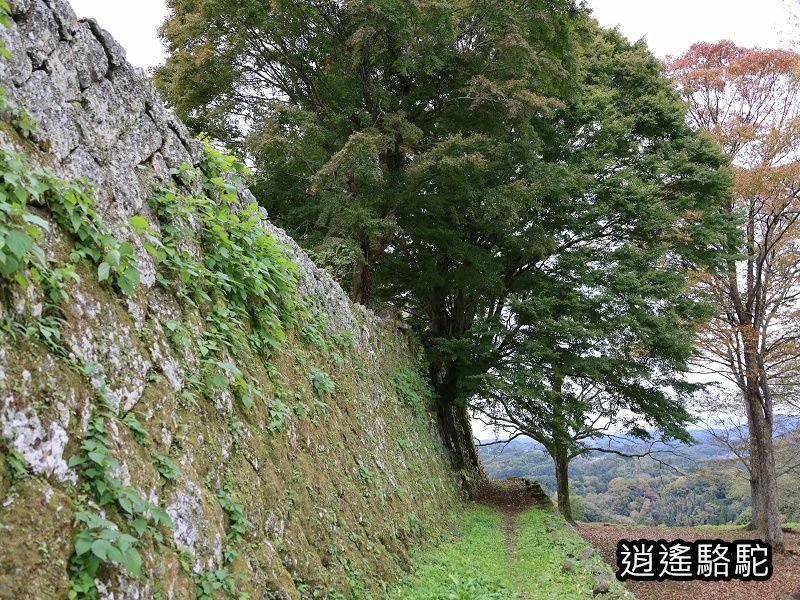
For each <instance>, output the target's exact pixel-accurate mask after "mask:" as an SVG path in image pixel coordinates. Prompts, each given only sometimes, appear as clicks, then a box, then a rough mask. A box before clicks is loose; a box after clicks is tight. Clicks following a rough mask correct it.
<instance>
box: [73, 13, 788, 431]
mask: <svg viewBox="0 0 800 600" xmlns="http://www.w3.org/2000/svg"><path fill="white" fill-rule="evenodd" d="M70 2H71V4H72V7H73V8H74V9H75V12H76V13H77V14H78V16H79V17H92V18H94V19H96V20H97V21H98V23H99V24H100V26H101V27H103V28H104V29H107V30H108V31H109V32H110V33H111V35H113V36H114V37H115V38H116V40H117V41H118V42H120V44H122V46H123V47H124V48H125V50H126V52H127V56H128V60H129V61H130V62H131V63H132V64H133V65H135V66H137V67H142V68H145V69H148V68H151V67H154V66H156V65H158V64H160V63H162V62H163V61H164V48H163V46H162V44H161V41H160V40H159V38H158V27H159V26H160V25H161V24H162V23H163V22H164V19H165V18H166V16H167V8H166V4H165V2H164V0H137V2H128V1H123V0H70ZM588 5H589V6H590V7H591V8H592V9H593V10H594V15H595V17H596V18H597V19H598V21H600V24H601V25H604V26H606V27H617V26H618V27H619V29H620V31H621V32H622V33H623V34H625V35H626V36H627V37H628V38H630V39H631V40H638V39H640V38H644V39H645V40H646V41H647V43H648V45H649V46H650V49H651V50H652V51H653V52H654V53H655V54H656V55H657V56H659V57H661V58H663V57H665V56H667V55H673V56H677V55H679V54H681V53H682V52H684V51H685V50H687V49H688V48H689V46H690V45H691V44H693V43H694V42H700V41H707V42H716V41H718V40H721V39H729V40H732V41H733V42H735V43H737V44H739V45H740V46H759V47H762V48H777V47H787V46H789V45H793V44H794V42H795V40H797V38H798V37H799V36H798V35H797V34H795V33H793V32H792V29H793V28H794V29H798V25H800V21H799V20H798V18H797V16H798V15H800V0H758V1H757V2H754V1H752V0H747V1H745V0H671V1H669V2H667V1H665V0H588ZM473 427H474V429H475V434H476V435H477V436H479V437H481V438H483V439H486V438H490V437H493V436H492V434H491V432H490V430H488V428H485V427H483V426H482V425H481V424H480V423H477V422H473Z"/></svg>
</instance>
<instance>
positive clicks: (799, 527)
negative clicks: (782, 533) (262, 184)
mask: <svg viewBox="0 0 800 600" xmlns="http://www.w3.org/2000/svg"><path fill="white" fill-rule="evenodd" d="M783 527H784V529H791V530H792V531H797V532H800V523H784V524H783Z"/></svg>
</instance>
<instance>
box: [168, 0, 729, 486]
mask: <svg viewBox="0 0 800 600" xmlns="http://www.w3.org/2000/svg"><path fill="white" fill-rule="evenodd" d="M198 5H199V6H198ZM170 6H171V8H172V9H173V15H172V16H171V18H170V20H169V21H168V22H167V23H166V24H165V25H164V28H163V32H164V34H165V36H166V37H167V39H168V40H169V42H170V49H171V56H170V58H169V60H168V62H167V64H166V66H165V67H164V68H163V69H162V70H160V71H159V73H158V77H157V81H158V82H159V85H160V87H161V88H162V89H163V90H165V91H166V94H167V96H168V97H169V98H171V100H172V102H173V103H174V104H175V107H176V109H177V110H178V112H179V114H181V115H182V116H185V117H187V118H188V119H189V122H190V124H193V125H194V127H195V128H197V129H207V130H209V131H210V132H211V133H212V134H214V135H215V136H217V137H218V138H220V139H222V140H223V141H229V142H230V141H232V142H234V143H237V144H239V148H240V150H241V151H242V152H244V153H246V154H247V155H248V157H249V160H251V162H254V164H255V167H256V172H257V179H256V185H255V189H256V192H257V193H258V194H259V195H260V196H261V197H262V198H264V200H263V201H264V202H265V203H266V204H267V205H268V208H270V210H271V211H272V213H273V217H274V218H276V220H277V221H278V222H280V223H281V224H283V225H284V226H286V227H287V228H288V229H289V231H290V233H292V235H294V236H295V237H297V238H298V239H299V240H300V241H301V243H304V244H305V245H306V246H307V247H309V246H310V247H311V248H312V250H313V251H314V252H316V253H317V256H319V255H320V254H321V253H323V252H325V253H328V255H334V256H335V257H337V261H338V262H337V264H338V265H341V264H342V262H344V263H347V262H348V261H349V260H350V259H348V258H347V256H348V252H349V253H352V256H354V257H355V258H354V260H352V261H350V266H351V268H350V270H349V271H350V274H349V277H348V281H349V283H350V289H351V296H352V298H353V299H354V300H356V301H361V302H366V301H370V302H372V303H376V304H389V305H392V306H394V307H396V308H397V309H398V310H399V311H402V312H403V313H405V314H407V315H410V319H411V321H412V323H413V324H414V326H415V329H416V330H417V331H419V332H420V333H421V336H422V339H423V342H424V344H425V347H426V349H427V351H428V357H429V360H430V364H431V380H432V382H433V385H434V387H435V390H436V392H437V403H438V413H439V423H440V426H441V428H442V431H443V433H444V436H445V439H446V441H447V444H448V447H449V448H450V451H451V454H452V456H453V462H454V466H455V467H456V469H459V470H463V471H464V472H465V475H467V476H468V475H469V473H470V472H475V471H476V470H479V469H480V466H479V460H478V456H477V453H476V452H475V448H474V446H473V444H472V441H471V431H470V425H469V418H468V413H467V409H466V403H467V401H468V399H469V398H470V397H472V396H474V395H475V394H476V393H477V392H478V391H479V390H480V386H481V385H482V377H483V376H484V375H485V374H486V373H487V372H488V371H490V370H491V369H492V368H493V367H494V366H495V365H497V364H499V362H500V361H502V360H503V358H504V357H505V356H507V355H508V353H509V351H510V348H511V346H512V345H513V343H514V340H515V338H514V325H513V320H512V321H509V320H508V315H509V314H510V312H513V309H512V303H513V302H514V299H515V298H524V297H525V294H526V293H527V292H528V291H529V290H531V289H533V288H535V287H536V286H538V285H540V284H541V285H545V286H546V284H548V280H547V278H546V277H545V278H544V279H542V276H541V273H542V269H543V268H544V267H546V266H547V265H548V264H550V263H551V262H553V260H554V258H553V257H555V256H559V255H561V254H564V252H565V251H569V250H572V249H573V247H574V249H575V250H576V253H572V254H570V257H572V258H571V260H580V257H579V254H578V253H577V249H578V248H579V247H581V244H580V243H578V241H575V242H572V241H570V238H571V237H573V236H575V235H576V234H577V233H579V232H582V231H583V229H582V228H584V227H587V229H586V231H588V232H591V233H590V237H589V238H586V239H583V237H582V236H580V235H579V236H578V237H579V238H580V240H579V241H580V242H585V243H586V244H591V243H596V244H603V243H606V242H609V243H610V241H611V240H613V239H614V238H613V236H604V234H603V226H602V224H601V223H600V222H599V221H598V219H601V218H603V215H604V214H606V213H604V212H603V211H604V210H607V211H608V213H607V214H609V215H610V216H611V217H612V218H613V219H614V220H613V221H612V223H613V227H610V229H613V231H615V232H622V231H623V230H624V228H625V227H626V226H625V225H624V223H623V222H624V220H625V219H626V210H627V209H626V208H625V206H626V202H627V201H628V198H627V197H628V196H629V197H630V199H636V201H637V202H640V203H643V204H646V203H647V202H650V201H652V200H661V199H662V197H667V196H670V197H671V196H674V197H675V203H676V206H677V205H678V204H680V203H681V202H683V203H684V204H685V206H684V208H686V210H687V211H688V210H690V209H691V210H694V209H696V212H695V213H694V214H687V215H685V221H686V223H685V226H680V227H676V228H674V231H673V229H669V230H667V229H664V230H659V231H660V232H661V233H662V234H663V235H664V236H667V237H669V236H672V233H675V234H676V236H672V238H673V239H672V242H673V243H674V244H675V246H676V253H677V254H676V256H677V255H679V254H680V252H681V251H680V246H681V245H682V244H685V245H687V246H692V245H693V244H694V237H693V236H694V235H695V233H697V234H698V235H699V233H703V234H708V233H709V226H710V225H711V223H710V221H711V220H713V219H714V217H715V215H716V213H715V211H714V210H709V211H705V212H703V209H704V208H706V206H707V205H708V206H712V205H713V203H714V202H715V199H716V198H717V194H718V193H719V190H720V189H721V187H724V179H725V178H724V176H722V177H720V173H721V171H720V166H721V159H720V156H719V155H718V154H717V153H716V152H715V151H714V149H713V147H712V146H710V145H709V144H708V143H707V141H705V140H704V139H703V138H702V137H701V136H697V135H696V134H694V133H693V132H692V131H690V130H689V129H688V128H687V127H686V126H685V124H684V122H683V114H682V112H681V109H680V106H679V104H678V103H677V102H676V99H675V97H674V95H673V94H672V92H671V90H670V89H669V87H668V86H666V84H665V82H664V81H662V80H660V79H659V74H658V64H657V63H656V62H655V61H654V59H653V58H652V57H651V56H649V54H647V53H646V52H645V51H644V49H643V48H641V47H639V48H638V49H634V50H631V49H630V46H629V44H627V42H624V41H623V40H622V38H620V37H619V36H618V35H617V34H613V33H609V34H607V37H604V36H606V34H601V33H600V31H601V30H600V28H599V27H598V26H597V24H596V23H595V22H594V21H593V20H591V19H590V18H589V17H587V15H586V13H585V11H583V10H582V9H579V8H577V7H575V6H573V5H572V3H571V2H567V1H560V0H536V1H534V2H519V1H516V0H503V1H502V2H494V3H488V2H485V1H484V0H450V1H445V2H442V1H440V0H436V1H434V0H416V1H414V2H406V1H400V0H379V1H376V2H359V1H356V2H334V1H324V2H296V1H290V0H276V1H275V2H273V3H271V4H267V3H264V2H261V1H260V0H259V1H256V0H249V1H246V2H241V3H233V2H230V1H227V0H201V1H200V2H197V1H196V0H194V1H192V2H189V1H188V0H173V1H172V2H171V4H170ZM579 52H580V53H581V54H582V55H585V57H591V56H592V55H593V54H594V53H596V52H600V53H601V54H604V55H613V57H614V58H613V61H612V62H613V63H614V66H613V68H611V67H609V69H608V70H607V72H598V73H597V76H599V77H602V78H603V79H602V83H601V84H598V85H596V86H595V87H593V90H594V93H596V94H598V95H599V100H600V102H594V101H592V98H591V95H587V96H583V97H582V98H583V99H582V103H581V104H577V103H576V102H575V101H574V98H575V97H576V94H577V93H578V88H579V87H580V86H581V85H583V83H584V81H583V80H582V79H581V78H580V77H578V76H577V75H576V63H577V61H576V55H577V53H579ZM208 73H214V74H215V78H214V81H209V79H210V78H209V77H208ZM647 86H655V87H652V88H651V89H649V88H648V87H647ZM643 90H644V91H643ZM604 94H605V96H604ZM606 96H608V98H609V99H608V101H607V102H606V104H605V105H603V101H605V100H606ZM567 105H569V106H571V107H572V110H570V111H565V110H564V108H565V107H566V106H567ZM612 108H613V109H614V111H615V112H614V114H615V115H617V117H618V118H617V119H616V120H615V121H613V122H612V121H609V120H604V119H601V118H600V117H601V116H602V111H603V110H606V109H609V110H610V109H612ZM642 110H643V114H644V117H643V118H637V117H636V114H637V113H638V112H640V111H642ZM245 125H246V127H245ZM594 127H601V128H602V130H601V131H596V130H595V129H593V128H594ZM567 132H571V135H568V134H567ZM625 136H628V137H625ZM571 143H574V144H575V147H569V146H564V144H571ZM595 145H596V150H590V149H589V146H595ZM586 152H589V154H587V155H586V156H585V162H584V163H583V164H582V165H581V167H580V168H578V167H574V168H573V166H571V165H570V163H569V161H570V160H573V158H574V157H576V156H577V157H580V156H583V154H584V153H586ZM592 152H593V153H592ZM640 159H641V160H643V162H642V163H641V164H639V165H638V166H636V163H637V161H639V160H640ZM591 161H595V162H594V164H591ZM631 178H632V179H631ZM629 181H630V182H633V185H631V184H630V183H629ZM595 182H597V185H594V183H595ZM612 190H617V192H614V193H611V191H612ZM593 194H597V195H598V196H597V199H596V198H595V197H594V196H593ZM701 197H702V199H701ZM273 203H274V204H273ZM614 203H616V206H611V205H613V204H614ZM661 205H662V204H661V203H659V202H656V203H655V205H654V206H657V207H659V206H661ZM601 207H602V209H601ZM573 212H574V214H573ZM648 218H651V219H654V220H655V221H658V220H659V219H660V218H661V217H660V216H659V214H658V212H657V211H654V212H652V213H651V214H650V215H649V217H648ZM642 225H643V226H642V229H641V231H639V230H637V231H636V233H635V234H634V237H636V236H638V235H640V234H642V233H644V232H645V230H646V227H644V223H642ZM670 227H672V225H670ZM652 234H653V230H647V233H646V234H645V235H652ZM711 237H712V238H713V237H714V234H712V235H711ZM684 238H685V239H684ZM631 239H633V238H631ZM637 239H638V238H637ZM586 244H584V246H585V245H586ZM343 255H344V260H343V261H339V260H338V259H340V258H342V257H343ZM550 283H551V285H550V286H549V287H547V286H546V289H553V286H552V282H550ZM543 289H544V288H543Z"/></svg>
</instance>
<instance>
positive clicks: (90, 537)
mask: <svg viewBox="0 0 800 600" xmlns="http://www.w3.org/2000/svg"><path fill="white" fill-rule="evenodd" d="M75 523H76V525H78V526H80V528H81V529H80V531H79V533H78V535H77V537H76V538H75V553H74V554H73V556H72V559H71V561H70V590H69V596H68V597H69V598H70V600H76V599H80V598H96V597H97V589H96V586H95V577H96V575H97V571H98V569H99V568H100V565H101V564H103V563H104V562H107V561H110V562H113V563H116V564H118V565H120V566H121V567H123V568H124V569H125V570H127V571H128V572H129V573H131V574H133V575H141V572H142V557H141V555H140V554H139V551H138V550H137V549H136V545H137V542H138V540H137V539H136V538H135V537H133V536H131V535H127V534H125V533H121V532H120V531H119V528H118V527H117V525H116V524H115V523H113V522H111V521H109V520H108V519H105V518H104V517H102V516H100V515H97V514H93V513H89V512H85V511H78V512H77V513H76V514H75Z"/></svg>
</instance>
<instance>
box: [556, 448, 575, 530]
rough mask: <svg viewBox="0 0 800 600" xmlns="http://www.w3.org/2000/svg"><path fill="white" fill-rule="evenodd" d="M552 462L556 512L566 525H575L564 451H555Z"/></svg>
mask: <svg viewBox="0 0 800 600" xmlns="http://www.w3.org/2000/svg"><path fill="white" fill-rule="evenodd" d="M553 462H555V465H556V493H557V494H558V510H559V512H560V513H561V514H562V515H563V516H564V518H565V519H566V520H567V522H568V523H575V520H574V519H573V518H572V504H571V503H570V501H569V456H568V455H567V452H566V450H555V451H554V452H553Z"/></svg>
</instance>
